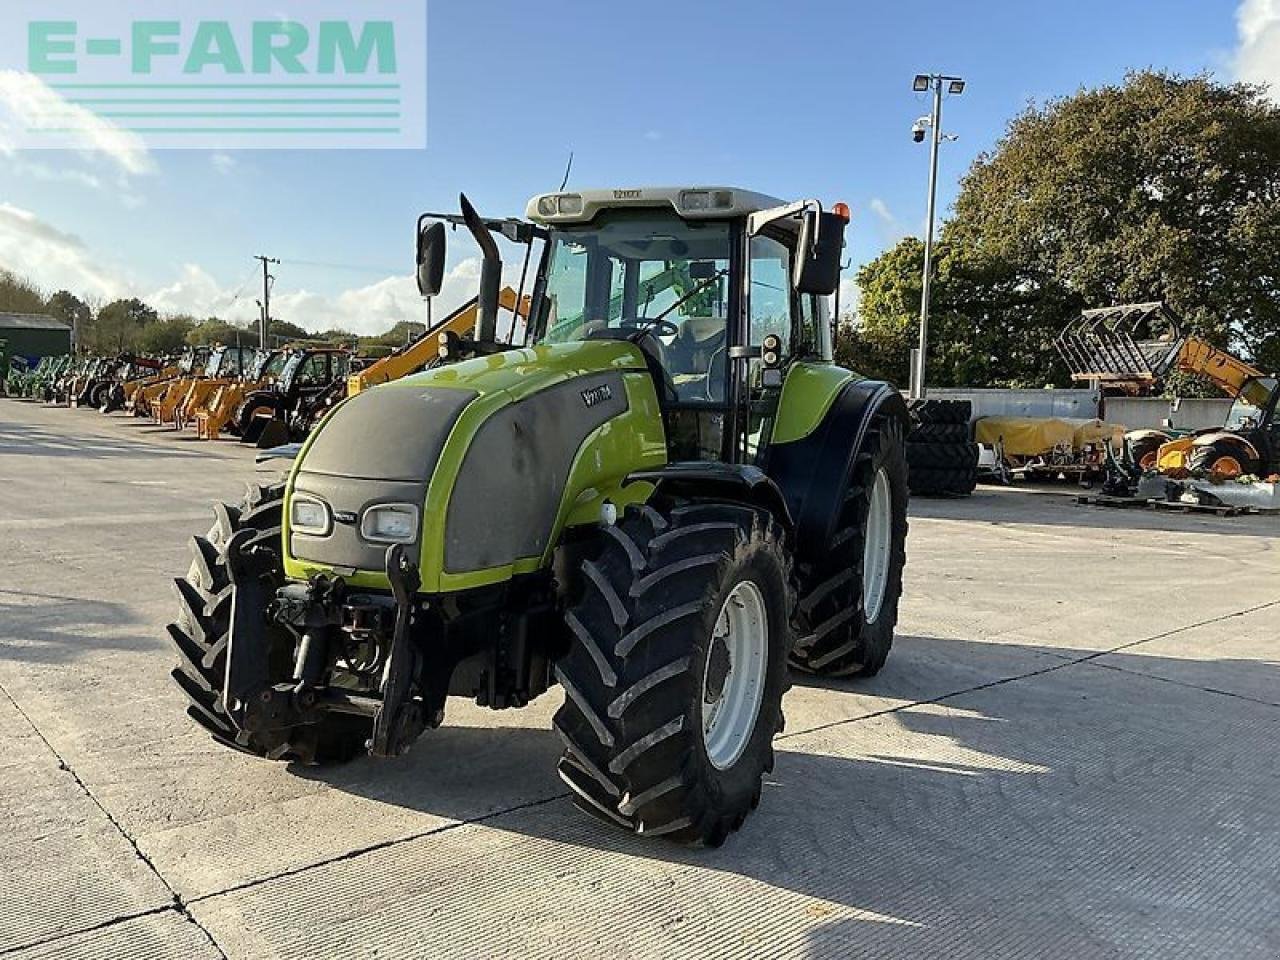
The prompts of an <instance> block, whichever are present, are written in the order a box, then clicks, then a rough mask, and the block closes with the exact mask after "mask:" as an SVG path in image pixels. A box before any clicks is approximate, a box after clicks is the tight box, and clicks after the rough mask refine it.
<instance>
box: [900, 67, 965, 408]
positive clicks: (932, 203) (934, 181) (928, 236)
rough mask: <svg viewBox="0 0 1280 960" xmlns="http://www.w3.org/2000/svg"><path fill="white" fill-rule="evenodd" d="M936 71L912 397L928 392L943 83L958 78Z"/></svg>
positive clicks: (932, 76) (933, 79) (912, 369)
mask: <svg viewBox="0 0 1280 960" xmlns="http://www.w3.org/2000/svg"><path fill="white" fill-rule="evenodd" d="M958 79H959V78H958V77H944V76H939V75H938V74H933V75H931V76H930V77H929V85H930V86H931V87H932V88H933V113H932V115H931V119H930V122H929V214H928V217H929V219H928V223H926V224H925V230H924V277H923V280H922V282H921V285H920V286H921V292H920V344H919V346H918V347H917V348H916V350H915V351H914V353H913V355H912V358H911V360H912V364H911V386H910V393H911V397H912V399H921V398H923V397H924V395H925V382H924V375H925V369H926V366H927V364H928V357H929V300H930V295H931V293H932V286H933V224H934V211H935V209H936V208H937V202H938V147H939V146H940V145H941V143H942V85H943V84H944V83H951V82H953V81H956V80H958Z"/></svg>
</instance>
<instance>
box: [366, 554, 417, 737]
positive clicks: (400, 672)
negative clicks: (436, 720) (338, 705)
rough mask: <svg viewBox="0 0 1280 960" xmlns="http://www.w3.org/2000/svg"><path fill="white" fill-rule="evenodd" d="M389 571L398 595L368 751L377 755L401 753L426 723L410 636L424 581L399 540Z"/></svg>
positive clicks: (388, 575)
mask: <svg viewBox="0 0 1280 960" xmlns="http://www.w3.org/2000/svg"><path fill="white" fill-rule="evenodd" d="M386 572H387V580H388V581H389V582H390V583H391V593H392V595H393V596H394V597H395V599H396V625H395V629H394V631H393V633H392V637H391V650H390V652H389V653H388V655H387V663H386V667H385V668H384V670H383V674H382V705H381V706H380V707H379V708H378V712H377V713H375V714H374V717H373V737H372V739H370V741H369V753H370V754H372V755H373V756H375V757H398V756H400V755H401V754H403V753H404V752H406V751H407V750H408V749H409V745H410V744H411V743H413V741H414V740H416V739H417V737H418V735H419V734H421V733H422V731H423V730H425V729H426V727H427V716H426V712H425V710H424V709H423V705H422V703H421V701H419V700H417V699H415V698H414V697H413V696H412V687H413V685H414V680H415V679H416V678H417V674H418V668H419V663H420V658H419V656H418V652H417V649H416V648H415V647H414V645H413V643H412V642H411V641H410V639H409V624H410V621H411V619H412V617H413V597H414V594H415V593H417V592H418V587H419V586H420V585H421V582H422V581H421V578H420V577H419V575H418V568H417V567H416V566H414V565H413V564H412V563H410V562H409V558H408V557H406V556H405V554H404V547H402V546H401V545H400V544H398V543H397V544H395V545H394V546H392V547H389V548H388V549H387V558H386Z"/></svg>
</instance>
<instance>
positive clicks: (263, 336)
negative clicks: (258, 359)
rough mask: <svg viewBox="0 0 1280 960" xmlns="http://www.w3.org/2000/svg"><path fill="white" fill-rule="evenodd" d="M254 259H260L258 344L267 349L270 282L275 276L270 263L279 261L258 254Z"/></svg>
mask: <svg viewBox="0 0 1280 960" xmlns="http://www.w3.org/2000/svg"><path fill="white" fill-rule="evenodd" d="M253 259H255V260H261V261H262V319H261V322H260V327H259V329H258V342H259V346H260V347H261V348H262V349H263V350H266V349H267V331H268V330H269V329H270V327H271V284H272V282H273V281H274V280H275V277H273V276H272V275H271V264H273V263H274V264H279V263H280V261H279V260H277V259H275V258H274V257H264V256H261V255H258V256H256V257H254V258H253Z"/></svg>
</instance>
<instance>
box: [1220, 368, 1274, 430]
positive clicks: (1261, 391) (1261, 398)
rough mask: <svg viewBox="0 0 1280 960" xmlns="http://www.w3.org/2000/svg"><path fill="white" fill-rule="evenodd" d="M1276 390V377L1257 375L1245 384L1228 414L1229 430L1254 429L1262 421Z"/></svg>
mask: <svg viewBox="0 0 1280 960" xmlns="http://www.w3.org/2000/svg"><path fill="white" fill-rule="evenodd" d="M1275 392H1276V379H1275V377H1255V378H1254V379H1252V380H1250V381H1248V382H1247V383H1246V384H1245V385H1244V389H1242V390H1241V391H1240V395H1239V396H1238V397H1236V402H1235V403H1233V404H1232V405H1231V412H1230V413H1229V414H1228V415H1227V424H1226V427H1227V429H1228V430H1238V431H1243V430H1254V429H1256V428H1257V427H1258V425H1259V424H1260V423H1261V422H1262V415H1263V413H1265V411H1266V406H1267V404H1268V403H1270V401H1271V397H1272V395H1273V394H1274V393H1275Z"/></svg>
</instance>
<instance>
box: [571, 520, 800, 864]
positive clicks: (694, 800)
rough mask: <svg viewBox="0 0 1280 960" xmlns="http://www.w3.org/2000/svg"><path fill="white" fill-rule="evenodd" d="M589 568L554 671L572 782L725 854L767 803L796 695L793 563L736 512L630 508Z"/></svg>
mask: <svg viewBox="0 0 1280 960" xmlns="http://www.w3.org/2000/svg"><path fill="white" fill-rule="evenodd" d="M602 539H603V549H602V550H601V552H600V554H599V556H598V557H596V558H595V559H594V560H589V561H587V562H585V563H584V564H583V568H582V569H583V575H584V576H583V581H584V582H583V592H582V596H581V598H580V599H579V600H578V602H576V603H575V604H573V605H572V606H571V607H570V608H569V610H568V612H567V613H566V614H565V618H566V622H567V624H568V627H569V629H570V631H571V632H572V634H573V636H574V638H575V639H574V642H573V643H572V645H571V647H570V650H569V652H568V653H567V654H566V655H565V656H564V657H563V658H561V660H560V661H559V663H558V664H557V666H556V676H557V678H558V679H559V681H560V684H561V686H562V687H563V688H564V692H565V702H564V705H563V706H562V707H561V708H560V710H559V711H558V712H557V713H556V717H555V727H556V731H557V732H558V733H559V734H560V737H561V738H562V739H563V740H564V743H565V747H566V750H565V753H564V756H563V757H562V759H561V760H560V765H559V771H560V776H561V778H562V779H563V780H564V781H565V783H567V784H568V785H569V787H570V788H571V789H572V790H573V793H574V800H575V802H576V803H577V804H578V806H579V807H581V808H582V809H584V810H586V811H587V812H588V813H592V814H594V815H596V816H598V817H600V818H602V819H604V820H606V821H607V822H610V823H613V824H616V825H618V826H621V827H623V828H625V829H628V830H633V831H635V832H636V833H639V834H643V835H645V836H664V837H666V838H668V839H670V840H673V841H675V842H677V843H683V844H702V845H706V846H719V845H720V844H721V843H722V842H723V841H724V839H725V837H726V836H728V834H729V833H730V832H732V831H734V830H737V829H738V828H739V827H740V826H741V825H742V823H743V821H744V820H745V819H746V817H747V815H748V814H749V813H750V812H751V811H752V810H753V809H754V808H755V807H756V805H757V804H758V803H759V802H760V790H761V781H762V779H763V777H764V775H765V773H767V772H768V771H770V770H772V769H773V742H772V741H773V736H774V734H775V733H777V732H778V731H779V730H781V729H782V695H783V693H784V692H785V691H786V689H787V686H788V685H789V680H788V674H787V650H788V648H789V647H790V644H791V631H790V620H791V608H792V599H793V595H792V591H791V586H790V581H791V560H790V554H789V552H788V549H787V545H786V543H785V536H784V533H783V530H782V527H781V526H780V524H779V523H778V521H777V520H776V519H775V518H774V517H773V516H771V515H770V514H768V513H767V512H764V511H761V510H756V509H753V508H751V507H747V506H743V505H740V504H733V503H721V502H714V503H708V502H694V503H685V504H683V505H680V506H673V507H671V508H668V509H665V510H659V509H657V508H655V507H653V506H645V507H632V508H630V509H629V510H628V511H627V513H626V515H625V516H624V517H623V519H622V520H621V521H620V522H619V523H618V524H617V525H616V526H610V527H605V528H603V534H602Z"/></svg>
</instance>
